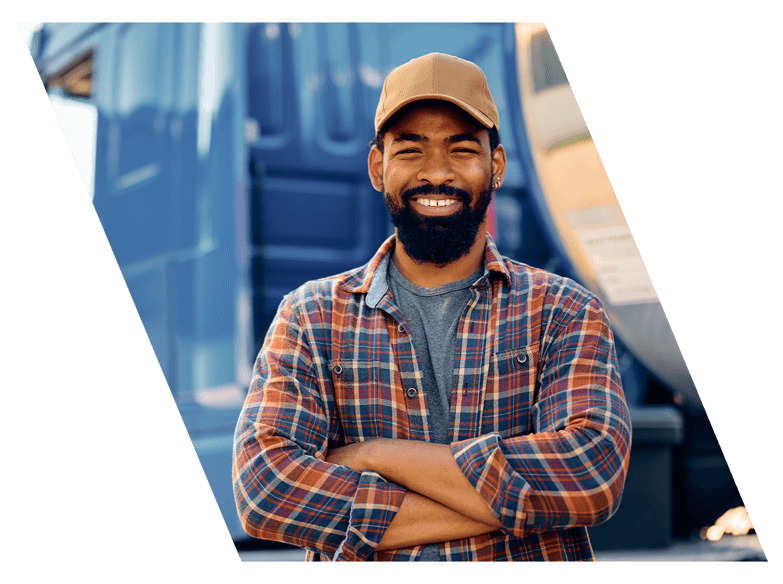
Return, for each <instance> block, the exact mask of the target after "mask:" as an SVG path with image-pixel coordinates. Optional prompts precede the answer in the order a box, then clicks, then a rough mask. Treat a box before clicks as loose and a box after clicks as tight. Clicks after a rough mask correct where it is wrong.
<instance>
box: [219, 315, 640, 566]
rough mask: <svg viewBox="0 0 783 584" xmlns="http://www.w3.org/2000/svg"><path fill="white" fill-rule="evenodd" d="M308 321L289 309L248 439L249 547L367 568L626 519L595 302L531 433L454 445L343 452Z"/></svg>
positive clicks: (566, 331) (243, 494)
mask: <svg viewBox="0 0 783 584" xmlns="http://www.w3.org/2000/svg"><path fill="white" fill-rule="evenodd" d="M304 319H305V316H303V314H302V311H301V310H297V308H296V307H295V306H293V305H292V303H291V301H290V300H288V301H284V303H283V305H281V309H280V310H279V311H278V315H277V317H276V318H275V321H274V322H273V324H272V326H271V328H270V332H269V333H268V336H267V340H266V343H265V345H264V348H263V349H262V351H261V353H260V355H259V358H258V360H257V362H256V368H255V371H254V378H253V382H252V384H251V388H250V393H249V394H248V398H247V400H246V402H245V407H244V408H243V411H242V414H241V416H240V421H239V424H238V426H237V432H236V436H235V452H234V465H233V477H234V489H235V495H236V500H237V508H238V511H239V515H240V518H241V520H242V522H243V526H244V527H245V530H246V531H247V532H248V533H249V534H250V535H252V536H254V537H261V538H264V539H274V540H278V541H285V542H287V543H291V544H293V545H297V546H299V547H303V548H305V549H309V550H313V551H318V552H320V553H323V554H327V555H329V556H330V557H332V558H334V559H348V560H356V559H359V560H361V559H367V558H369V557H370V556H372V554H373V553H374V552H376V551H382V550H386V549H398V548H406V547H410V546H413V545H418V544H422V543H431V542H438V541H449V540H454V539H460V538H464V537H472V536H476V535H480V534H484V533H488V532H490V531H503V532H504V533H506V534H512V535H514V536H517V537H523V536H525V535H527V534H529V533H532V532H535V531H544V530H552V529H562V528H567V527H573V526H575V525H593V524H597V523H601V522H602V521H605V520H606V519H608V518H609V517H610V516H611V515H612V513H614V511H615V510H616V508H617V505H618V504H619V501H620V496H621V493H622V487H623V483H624V478H625V472H626V468H627V456H628V449H629V446H630V427H629V424H628V414H627V409H626V407H625V403H624V400H623V398H622V390H621V389H620V386H619V376H618V374H617V371H616V362H615V359H614V353H613V349H611V342H612V341H611V333H610V332H609V329H608V325H607V324H606V319H605V317H603V314H602V312H601V309H600V305H598V304H597V303H595V302H591V303H588V304H586V305H585V306H584V307H582V309H581V312H580V313H579V314H578V315H577V316H575V317H574V318H572V319H570V320H569V322H568V323H566V324H564V325H563V327H562V328H563V330H562V331H560V333H559V335H558V339H559V340H558V341H557V342H556V343H552V346H551V347H548V349H547V350H548V351H549V354H548V356H546V357H545V359H544V360H543V361H542V364H541V373H540V375H539V383H540V388H539V395H538V399H537V401H536V403H535V405H534V407H533V409H532V415H533V424H532V425H533V433H531V434H526V435H522V436H510V437H506V438H501V437H500V436H499V435H498V434H497V433H490V434H486V435H482V436H477V437H474V438H470V439H468V440H463V441H460V442H455V443H453V444H451V445H438V444H432V443H425V442H418V441H410V440H391V439H384V438H379V439H372V440H367V441H364V442H358V443H355V444H349V445H347V446H343V447H339V448H334V447H333V445H334V444H337V443H339V440H340V430H339V422H338V421H337V416H336V411H335V404H334V402H333V396H330V395H329V394H328V392H324V391H323V388H324V386H325V383H324V382H323V379H324V378H325V377H326V376H328V371H326V370H325V367H324V365H323V364H322V363H321V362H320V360H319V359H318V358H317V357H316V353H317V351H315V350H313V348H312V347H313V346H314V345H317V344H318V338H319V334H317V333H315V332H314V329H313V324H312V322H309V321H308V322H305V323H304V324H303V322H302V321H303V320H304ZM558 344H560V345H561V346H556V345H558ZM607 355H608V356H607Z"/></svg>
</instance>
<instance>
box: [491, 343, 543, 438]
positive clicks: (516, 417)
mask: <svg viewBox="0 0 783 584" xmlns="http://www.w3.org/2000/svg"><path fill="white" fill-rule="evenodd" d="M537 370H538V345H531V346H527V347H519V348H517V349H512V350H510V351H505V352H503V353H497V354H494V355H492V358H491V360H490V364H489V374H488V376H487V385H486V391H485V392H484V407H483V411H482V419H481V433H482V434H486V433H489V432H497V433H498V434H500V436H501V437H503V438H507V437H510V436H520V435H523V434H529V433H530V428H531V427H530V409H531V407H532V405H533V399H534V397H535V388H536V378H537Z"/></svg>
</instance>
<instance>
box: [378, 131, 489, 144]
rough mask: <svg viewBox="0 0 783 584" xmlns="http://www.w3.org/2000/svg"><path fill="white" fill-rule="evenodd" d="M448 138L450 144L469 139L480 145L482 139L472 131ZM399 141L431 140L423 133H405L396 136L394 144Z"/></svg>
mask: <svg viewBox="0 0 783 584" xmlns="http://www.w3.org/2000/svg"><path fill="white" fill-rule="evenodd" d="M447 140H448V142H449V143H450V144H455V143H456V142H465V141H469V142H475V143H476V144H478V145H479V146H480V145H481V140H479V139H478V137H477V136H476V135H475V134H471V133H470V132H465V133H464V134H455V135H453V136H449V137H448V138H447ZM397 142H429V138H426V137H425V136H422V135H421V134H410V133H403V134H400V135H399V136H397V137H396V138H394V141H393V142H392V144H396V143H397Z"/></svg>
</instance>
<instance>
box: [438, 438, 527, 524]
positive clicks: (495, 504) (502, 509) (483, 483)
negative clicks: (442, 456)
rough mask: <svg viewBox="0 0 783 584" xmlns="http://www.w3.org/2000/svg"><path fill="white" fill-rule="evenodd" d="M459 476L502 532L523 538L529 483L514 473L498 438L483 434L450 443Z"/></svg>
mask: <svg viewBox="0 0 783 584" xmlns="http://www.w3.org/2000/svg"><path fill="white" fill-rule="evenodd" d="M451 454H452V456H454V459H455V460H456V461H457V464H458V465H459V467H460V469H461V470H462V474H464V475H465V476H466V477H467V479H468V480H469V481H470V484H472V485H473V487H474V488H475V489H476V491H478V493H479V494H480V495H481V497H482V498H483V499H484V500H485V501H486V502H487V503H488V504H489V506H490V508H491V509H492V511H493V513H494V514H495V517H497V518H498V520H499V521H500V523H501V524H502V525H503V527H504V529H503V531H505V532H506V533H511V534H514V535H516V536H518V537H522V536H523V535H524V531H525V530H524V528H525V519H526V518H527V513H526V512H525V501H527V498H528V494H529V493H530V491H531V487H530V483H528V482H527V481H526V480H525V479H523V478H522V477H521V476H520V475H519V474H518V473H516V472H514V470H513V469H512V468H511V466H510V465H509V464H508V461H507V460H506V456H505V454H503V452H502V451H501V449H500V435H498V434H486V435H484V436H479V437H477V438H469V439H467V440H462V441H460V442H453V443H452V444H451Z"/></svg>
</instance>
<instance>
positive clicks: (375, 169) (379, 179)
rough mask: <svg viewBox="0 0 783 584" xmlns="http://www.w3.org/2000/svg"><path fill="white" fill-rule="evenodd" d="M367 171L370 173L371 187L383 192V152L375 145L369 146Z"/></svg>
mask: <svg viewBox="0 0 783 584" xmlns="http://www.w3.org/2000/svg"><path fill="white" fill-rule="evenodd" d="M367 172H368V173H369V174H370V181H371V182H372V186H373V188H375V190H376V191H378V192H383V154H382V153H381V151H380V150H378V147H377V146H373V147H372V148H370V154H369V155H368V156H367Z"/></svg>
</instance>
